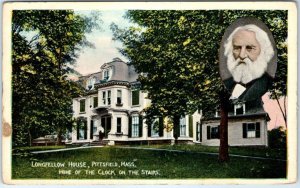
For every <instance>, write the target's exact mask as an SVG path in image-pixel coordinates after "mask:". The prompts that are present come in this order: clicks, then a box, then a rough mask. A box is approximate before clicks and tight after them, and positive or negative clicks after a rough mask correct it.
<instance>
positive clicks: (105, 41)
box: [75, 10, 285, 129]
mask: <svg viewBox="0 0 300 188" xmlns="http://www.w3.org/2000/svg"><path fill="white" fill-rule="evenodd" d="M81 13H83V14H86V12H81ZM124 14H125V10H106V11H101V19H102V21H103V23H102V24H101V31H98V30H97V31H94V32H92V33H90V34H87V39H88V40H89V41H91V42H93V43H94V45H95V48H84V49H83V51H82V52H81V53H80V56H79V58H78V60H77V63H76V67H75V70H76V71H78V72H79V73H81V74H82V75H87V74H90V73H95V72H98V71H100V67H101V65H103V64H104V63H107V62H110V61H111V60H112V59H113V58H115V57H119V58H120V59H122V60H123V61H125V62H126V61H128V60H127V58H126V57H124V56H122V54H121V53H119V51H118V48H120V47H122V44H121V43H120V42H118V41H113V40H112V37H113V35H112V31H111V30H110V24H111V23H115V24H117V25H118V26H120V27H121V28H124V27H129V26H130V25H131V23H129V21H128V20H127V19H125V18H123V16H124ZM262 100H263V103H264V109H265V111H266V112H267V113H268V114H269V116H270V119H271V120H270V121H269V122H268V129H272V128H276V127H279V126H284V125H285V122H284V119H283V116H282V114H281V111H280V109H279V106H278V104H277V101H275V100H270V99H269V97H268V93H266V94H265V95H264V96H263V97H262ZM280 104H281V106H283V99H281V100H280Z"/></svg>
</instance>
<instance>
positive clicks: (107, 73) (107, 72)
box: [103, 70, 109, 80]
mask: <svg viewBox="0 0 300 188" xmlns="http://www.w3.org/2000/svg"><path fill="white" fill-rule="evenodd" d="M103 79H104V80H108V79H109V70H105V71H104V76H103Z"/></svg>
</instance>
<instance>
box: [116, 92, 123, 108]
mask: <svg viewBox="0 0 300 188" xmlns="http://www.w3.org/2000/svg"><path fill="white" fill-rule="evenodd" d="M117 104H119V105H120V104H122V90H117Z"/></svg>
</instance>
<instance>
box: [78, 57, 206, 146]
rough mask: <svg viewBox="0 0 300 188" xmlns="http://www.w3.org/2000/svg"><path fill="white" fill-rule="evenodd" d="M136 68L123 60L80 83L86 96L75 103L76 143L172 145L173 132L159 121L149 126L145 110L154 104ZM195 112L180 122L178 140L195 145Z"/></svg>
mask: <svg viewBox="0 0 300 188" xmlns="http://www.w3.org/2000/svg"><path fill="white" fill-rule="evenodd" d="M137 77H138V74H137V73H136V72H135V70H134V68H133V67H132V66H130V65H128V64H127V63H125V62H123V61H122V60H120V59H119V58H115V59H113V61H112V62H108V63H105V64H104V65H102V66H101V68H100V71H99V72H96V73H93V74H89V75H86V76H82V77H80V78H79V82H80V83H81V84H82V85H83V86H84V87H85V89H86V91H87V92H86V95H85V96H82V97H78V98H75V99H73V112H74V118H76V119H77V126H74V128H73V130H72V143H74V144H84V143H98V142H99V141H100V142H102V143H105V144H108V145H115V144H141V143H147V144H149V143H172V142H174V141H175V138H174V132H173V130H168V128H167V127H165V126H164V121H165V119H163V118H161V117H157V118H156V119H155V120H154V122H153V123H152V124H151V125H147V124H146V120H145V119H144V118H143V113H142V110H143V109H144V108H146V107H147V106H149V105H150V104H151V101H150V100H149V99H147V93H145V92H143V91H141V90H140V89H139V88H140V84H139V82H137ZM200 119H201V114H200V113H198V112H195V113H194V114H192V115H185V116H183V117H181V118H180V127H179V136H178V140H179V141H181V142H193V140H194V139H195V138H194V136H193V128H194V127H195V126H196V124H197V123H198V124H199V122H200Z"/></svg>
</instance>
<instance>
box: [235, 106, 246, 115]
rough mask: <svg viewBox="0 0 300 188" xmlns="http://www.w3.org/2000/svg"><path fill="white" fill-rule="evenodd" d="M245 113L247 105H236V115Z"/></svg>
mask: <svg viewBox="0 0 300 188" xmlns="http://www.w3.org/2000/svg"><path fill="white" fill-rule="evenodd" d="M245 113H246V105H245V104H238V105H234V115H239V114H245Z"/></svg>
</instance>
